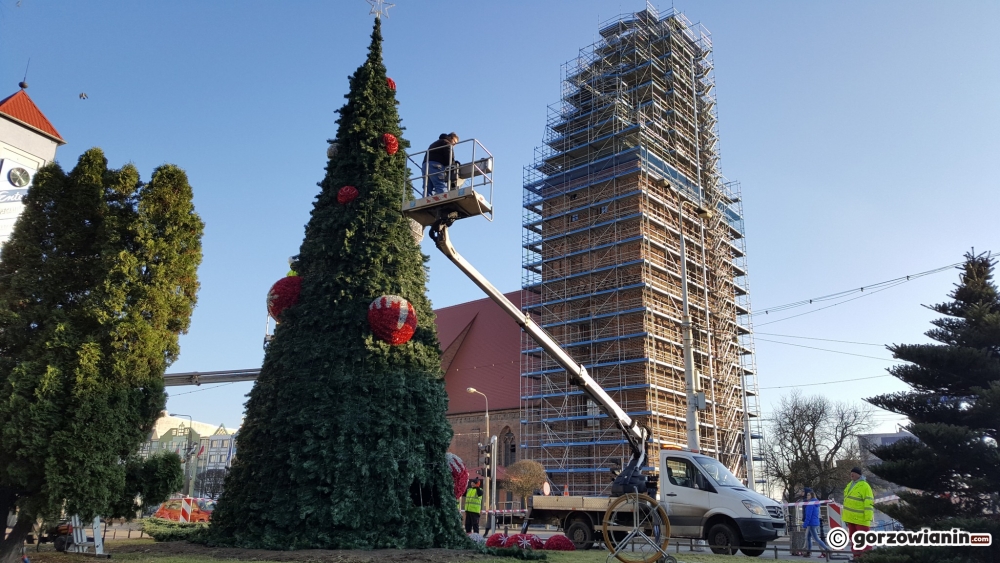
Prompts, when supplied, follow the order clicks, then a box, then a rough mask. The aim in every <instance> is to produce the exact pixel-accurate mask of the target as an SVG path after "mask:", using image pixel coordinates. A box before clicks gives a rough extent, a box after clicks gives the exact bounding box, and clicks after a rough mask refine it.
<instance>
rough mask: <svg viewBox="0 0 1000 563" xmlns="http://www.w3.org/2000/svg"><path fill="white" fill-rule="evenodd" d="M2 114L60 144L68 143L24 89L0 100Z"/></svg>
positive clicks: (0, 112)
mask: <svg viewBox="0 0 1000 563" xmlns="http://www.w3.org/2000/svg"><path fill="white" fill-rule="evenodd" d="M0 114H3V115H4V116H6V117H8V118H10V119H13V120H14V121H16V122H18V123H20V124H21V125H26V126H28V127H30V128H32V129H34V130H35V131H38V132H39V133H41V134H43V135H45V136H46V137H49V138H50V139H52V140H53V141H55V142H57V143H59V144H60V145H65V144H66V141H64V140H63V138H62V136H60V135H59V131H56V128H55V127H53V126H52V123H50V122H49V120H48V119H47V118H46V117H45V115H44V114H43V113H42V111H41V110H40V109H38V106H36V105H35V102H33V101H31V98H29V97H28V93H27V92H25V91H24V90H18V91H17V92H14V94H12V95H10V96H7V97H6V98H4V99H3V100H0Z"/></svg>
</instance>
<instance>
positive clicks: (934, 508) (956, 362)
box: [867, 253, 1000, 561]
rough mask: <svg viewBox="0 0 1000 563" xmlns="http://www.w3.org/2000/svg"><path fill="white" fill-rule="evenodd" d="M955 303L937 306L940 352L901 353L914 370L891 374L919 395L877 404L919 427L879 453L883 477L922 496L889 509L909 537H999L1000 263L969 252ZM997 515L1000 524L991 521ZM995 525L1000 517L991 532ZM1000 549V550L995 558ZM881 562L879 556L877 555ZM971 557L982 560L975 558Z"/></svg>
mask: <svg viewBox="0 0 1000 563" xmlns="http://www.w3.org/2000/svg"><path fill="white" fill-rule="evenodd" d="M965 258H966V262H965V264H964V265H963V266H962V267H961V269H962V270H963V272H962V274H961V277H960V283H959V284H956V286H955V290H954V291H952V292H951V294H950V297H951V298H952V301H950V302H947V303H940V304H937V305H933V306H931V307H930V308H931V309H932V310H934V311H936V312H938V313H940V314H942V315H945V317H943V318H940V319H937V320H934V321H932V324H933V325H934V327H935V328H933V329H931V330H929V331H928V332H927V333H926V334H927V336H928V337H930V338H931V339H932V340H935V341H937V342H938V343H939V344H900V345H895V346H891V347H890V350H891V351H892V353H893V355H894V356H895V357H896V358H897V359H899V360H904V361H906V362H908V363H906V364H902V365H899V366H894V367H892V368H890V370H889V371H890V372H891V373H892V375H894V376H895V377H897V378H899V379H900V380H901V381H903V382H905V383H906V384H908V385H909V386H910V387H911V388H912V389H911V390H910V391H908V392H900V393H890V394H885V395H879V396H877V397H873V398H869V399H867V401H868V402H870V403H872V404H873V405H876V406H879V407H882V408H884V409H886V410H889V411H891V412H894V413H897V414H902V415H905V416H907V417H908V418H909V419H910V426H909V427H908V429H909V431H910V432H912V433H913V435H914V436H915V437H916V439H905V440H901V441H898V442H896V443H894V444H892V445H889V446H880V447H876V448H874V449H873V450H872V453H873V454H875V456H877V457H878V458H879V459H881V460H882V462H881V463H880V464H877V465H874V466H872V467H871V470H872V472H874V473H875V474H876V475H878V476H879V477H882V478H884V479H886V480H888V481H890V482H893V483H896V484H898V485H903V486H905V487H909V488H911V489H915V490H913V491H906V492H901V493H899V497H900V499H901V500H902V501H903V503H902V504H900V505H898V506H891V505H890V506H884V507H883V506H881V505H880V508H881V509H882V510H884V511H885V512H886V513H887V514H889V515H890V516H893V517H894V518H896V519H898V520H899V521H900V522H901V523H902V524H903V525H904V526H906V527H907V528H908V529H920V528H921V527H924V526H927V527H930V528H932V529H943V530H950V529H951V528H952V527H954V526H959V527H962V526H965V527H966V529H967V530H968V529H971V530H972V531H988V530H990V529H992V531H993V533H994V545H996V544H997V542H996V537H997V535H996V534H997V532H1000V526H998V525H997V523H996V521H995V519H996V517H997V515H998V514H1000V450H998V449H997V439H998V437H1000V432H998V430H1000V296H998V293H997V288H996V286H995V285H994V284H993V283H992V281H991V280H992V272H993V267H994V265H995V261H994V260H992V259H991V258H990V256H989V255H983V254H980V255H975V254H971V253H970V254H966V256H965ZM990 515H992V516H990ZM986 518H992V519H994V522H993V523H992V524H990V523H989V522H988V521H987V520H986ZM906 551H907V553H906V556H907V557H910V558H911V559H910V560H915V561H916V560H927V561H935V560H945V559H948V558H949V557H956V559H954V560H956V561H957V560H973V559H977V560H983V561H986V560H989V559H979V558H980V557H989V556H990V555H989V551H990V550H987V549H982V548H969V549H967V550H958V551H957V552H956V551H954V550H952V552H951V553H946V552H945V551H943V550H942V549H941V548H933V549H930V551H926V550H925V551H923V552H921V551H920V550H912V549H911V550H906ZM994 551H996V550H994ZM873 557H874V555H873ZM967 557H970V558H973V559H967Z"/></svg>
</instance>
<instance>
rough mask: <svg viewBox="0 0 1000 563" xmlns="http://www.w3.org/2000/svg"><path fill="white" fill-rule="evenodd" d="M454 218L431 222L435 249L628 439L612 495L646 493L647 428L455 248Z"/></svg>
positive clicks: (650, 485)
mask: <svg viewBox="0 0 1000 563" xmlns="http://www.w3.org/2000/svg"><path fill="white" fill-rule="evenodd" d="M456 219H457V217H447V218H441V219H438V220H437V221H435V222H434V223H433V224H432V225H431V228H430V237H431V239H432V240H433V241H434V244H435V245H436V246H437V248H438V250H440V251H441V253H442V254H444V255H445V256H447V257H448V259H449V260H451V261H452V262H453V263H454V264H455V265H456V266H458V269H460V270H462V272H464V273H465V275H466V276H468V277H469V279H471V280H472V281H473V283H475V284H476V285H477V286H479V288H480V289H482V290H483V291H484V292H486V295H488V296H489V298H490V299H492V300H493V302H494V303H496V304H497V305H499V306H500V308H501V309H503V310H504V312H506V313H507V314H508V315H510V317H511V318H512V319H514V321H515V322H516V323H517V324H518V325H520V327H521V328H522V329H524V331H525V332H527V333H528V336H530V337H531V338H532V339H533V340H534V341H535V342H537V343H538V345H539V346H541V347H542V349H544V350H545V351H546V352H548V354H549V355H550V356H551V357H552V359H554V360H555V361H556V362H558V363H559V365H560V366H562V367H563V368H564V369H565V370H566V373H568V374H569V378H570V381H571V382H572V383H574V384H575V385H577V386H578V387H579V388H580V390H581V391H583V393H584V395H586V396H587V397H588V398H589V399H590V400H591V401H594V402H595V403H597V404H598V405H600V407H601V409H602V410H603V411H604V412H605V413H607V414H608V416H610V417H612V418H613V419H614V420H615V422H616V424H617V425H618V427H619V428H620V429H621V431H622V433H623V434H625V439H626V440H628V443H629V449H630V450H631V452H632V458H631V460H629V463H628V464H627V465H626V466H625V468H624V469H622V471H621V473H619V474H618V476H617V477H616V478H615V481H614V484H613V485H612V488H611V493H612V495H620V494H623V493H632V492H638V493H645V492H647V490H655V488H656V482H655V480H650V479H647V478H646V477H645V476H644V475H642V466H643V464H644V463H645V462H646V440H647V439H648V438H649V430H648V429H646V428H644V427H642V426H640V425H639V424H637V423H636V421H635V420H632V418H631V417H630V416H629V415H628V414H626V413H625V411H624V410H622V408H621V407H620V406H619V405H618V403H616V402H615V401H614V399H612V398H611V396H610V395H608V394H607V392H605V391H604V389H602V388H601V386H600V385H598V384H597V382H596V381H594V378H592V377H591V376H590V374H588V373H587V368H585V367H584V366H582V365H581V364H579V363H577V362H576V361H575V360H573V358H572V357H570V355H569V354H567V353H566V352H565V351H563V349H562V348H560V347H559V343H557V342H556V341H555V339H553V338H552V336H551V335H549V333H548V332H546V331H545V329H543V328H542V327H540V326H538V324H537V323H535V321H533V320H532V319H531V317H530V316H529V315H527V314H525V313H523V312H522V311H521V310H520V309H519V308H518V307H517V306H515V305H514V304H513V303H511V302H510V300H509V299H507V298H506V297H504V295H503V293H500V291H499V290H498V289H497V288H495V287H493V284H491V283H490V282H489V281H488V280H487V279H486V278H485V277H483V275H482V274H480V273H479V271H478V270H476V269H475V268H474V267H473V266H472V264H470V263H469V262H468V261H466V260H465V258H463V257H462V256H461V255H460V254H459V253H458V251H457V250H455V247H454V246H452V244H451V240H450V239H449V237H448V227H449V226H450V225H451V224H452V223H454V221H455V220H456Z"/></svg>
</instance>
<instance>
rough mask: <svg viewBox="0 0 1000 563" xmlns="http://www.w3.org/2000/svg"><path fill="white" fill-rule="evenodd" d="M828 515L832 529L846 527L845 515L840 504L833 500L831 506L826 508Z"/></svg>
mask: <svg viewBox="0 0 1000 563" xmlns="http://www.w3.org/2000/svg"><path fill="white" fill-rule="evenodd" d="M826 517H827V521H828V524H829V526H830V529H831V530H832V529H833V528H845V527H846V526H844V516H843V513H842V512H841V507H840V505H839V504H837V503H835V502H831V503H830V506H828V507H827V509H826Z"/></svg>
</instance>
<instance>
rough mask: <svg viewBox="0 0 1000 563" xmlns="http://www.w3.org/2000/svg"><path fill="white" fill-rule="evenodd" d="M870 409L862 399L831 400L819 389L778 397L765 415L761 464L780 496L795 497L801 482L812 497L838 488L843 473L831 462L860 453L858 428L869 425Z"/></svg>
mask: <svg viewBox="0 0 1000 563" xmlns="http://www.w3.org/2000/svg"><path fill="white" fill-rule="evenodd" d="M873 413H874V411H873V409H872V408H871V407H870V406H868V405H853V404H848V403H834V402H832V401H830V400H829V399H827V398H826V397H824V396H822V395H815V396H811V397H805V396H803V395H802V394H801V393H800V392H799V391H793V392H792V393H790V394H788V395H786V396H784V397H782V398H781V400H780V402H779V403H778V407H777V409H775V411H774V414H773V415H772V416H771V418H769V419H767V421H766V423H767V432H766V440H765V443H764V468H765V471H766V472H767V476H768V477H769V478H770V480H771V481H772V482H773V483H775V484H777V485H778V486H780V487H782V489H783V491H784V492H783V495H782V496H783V498H784V499H785V500H786V501H793V500H795V497H796V495H797V494H799V493H801V491H802V489H803V487H812V489H813V491H814V492H815V493H816V496H817V497H818V498H828V497H829V496H830V495H831V494H833V493H835V492H838V491H840V489H841V487H842V486H843V484H844V482H846V479H847V476H846V475H844V474H843V473H844V469H843V467H837V464H838V462H842V461H844V460H854V459H859V458H860V453H859V451H858V434H859V433H862V432H865V431H867V430H868V429H870V428H871V427H872V424H873Z"/></svg>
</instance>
